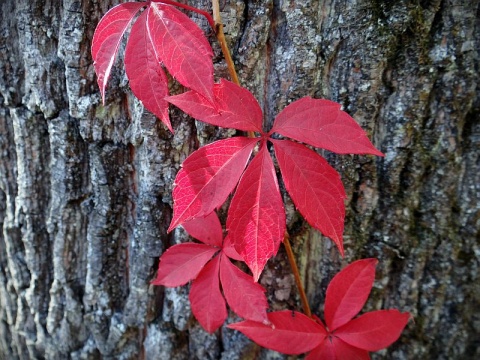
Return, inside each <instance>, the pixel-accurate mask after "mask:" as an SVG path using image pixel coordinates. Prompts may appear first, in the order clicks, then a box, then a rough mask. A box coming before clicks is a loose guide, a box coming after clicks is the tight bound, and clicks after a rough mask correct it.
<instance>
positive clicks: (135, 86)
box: [125, 11, 173, 132]
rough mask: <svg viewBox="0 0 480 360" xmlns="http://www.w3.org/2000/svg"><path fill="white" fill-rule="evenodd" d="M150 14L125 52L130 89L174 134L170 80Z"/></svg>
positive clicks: (141, 19)
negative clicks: (151, 32) (150, 27)
mask: <svg viewBox="0 0 480 360" xmlns="http://www.w3.org/2000/svg"><path fill="white" fill-rule="evenodd" d="M147 13H148V12H147V11H144V12H143V13H142V14H141V15H140V16H139V17H138V19H137V21H136V22H135V24H133V26H132V30H131V31H130V37H129V38H128V42H127V47H126V49H125V72H126V73H127V77H128V80H130V88H131V89H132V92H133V93H134V94H135V96H136V97H137V98H138V99H139V100H140V101H142V103H143V105H144V106H145V107H146V108H147V109H148V110H149V111H151V112H152V113H153V114H155V116H157V117H158V118H159V119H160V120H161V121H162V122H163V123H164V124H165V125H166V126H167V127H168V129H169V130H170V131H172V132H173V129H172V125H171V124H170V118H169V116H168V102H166V101H165V100H164V98H165V96H167V95H168V79H167V76H166V75H165V72H164V71H163V69H162V66H161V65H160V63H159V62H158V60H157V57H156V55H155V50H154V48H153V45H152V42H151V41H150V37H149V35H148V30H147Z"/></svg>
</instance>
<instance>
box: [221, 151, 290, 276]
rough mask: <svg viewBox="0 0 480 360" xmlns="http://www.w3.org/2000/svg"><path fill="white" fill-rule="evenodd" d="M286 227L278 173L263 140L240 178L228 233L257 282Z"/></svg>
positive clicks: (230, 212) (233, 201)
mask: <svg viewBox="0 0 480 360" xmlns="http://www.w3.org/2000/svg"><path fill="white" fill-rule="evenodd" d="M285 228H286V220H285V210H284V208H283V201H282V197H281V195H280V190H279V188H278V183H277V176H276V174H275V168H274V166H273V162H272V158H271V157H270V154H269V153H268V150H267V147H266V144H265V143H264V144H262V146H261V149H260V151H259V152H258V154H257V155H256V156H255V158H254V159H253V160H252V162H251V163H250V165H249V166H248V168H247V170H245V173H244V174H243V176H242V178H241V179H240V183H239V184H238V188H237V191H236V192H235V195H234V196H233V199H232V202H231V204H230V208H229V210H228V219H227V229H228V235H229V236H230V237H231V240H232V242H233V245H234V246H235V249H236V250H237V251H238V253H239V254H240V255H241V256H242V257H243V259H244V261H245V263H246V264H247V265H248V267H249V268H250V270H251V271H252V273H253V278H254V279H255V281H258V278H259V276H260V274H261V272H262V270H263V268H264V266H265V264H266V262H267V261H268V259H270V258H271V257H272V256H274V255H275V254H276V253H277V251H278V247H279V246H280V243H281V242H282V240H283V236H284V234H285Z"/></svg>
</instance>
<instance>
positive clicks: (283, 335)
mask: <svg viewBox="0 0 480 360" xmlns="http://www.w3.org/2000/svg"><path fill="white" fill-rule="evenodd" d="M267 316H268V320H269V321H270V323H271V324H270V325H265V324H263V323H260V322H256V321H251V320H247V321H242V322H239V323H235V324H230V325H228V327H229V328H230V329H235V330H238V331H240V332H241V333H243V334H244V335H246V336H247V337H248V338H250V339H251V340H253V341H255V342H256V343H257V344H259V345H260V346H263V347H265V348H267V349H271V350H275V351H279V352H281V353H284V354H291V355H296V354H301V353H304V352H307V351H310V350H312V349H314V348H316V347H317V346H318V345H320V343H321V342H322V341H323V340H324V339H325V336H326V335H327V333H326V331H325V329H324V328H322V327H321V326H320V325H319V324H317V323H316V322H315V321H313V320H312V319H310V318H309V317H307V316H305V315H303V314H302V313H299V312H296V311H295V312H292V311H289V310H284V311H277V312H272V313H268V314H267Z"/></svg>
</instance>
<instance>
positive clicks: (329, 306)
mask: <svg viewBox="0 0 480 360" xmlns="http://www.w3.org/2000/svg"><path fill="white" fill-rule="evenodd" d="M377 262H378V261H377V259H363V260H358V261H355V262H353V263H351V264H350V265H348V266H347V267H345V268H344V269H343V270H342V271H340V272H339V273H338V274H337V275H335V277H334V278H333V279H332V281H331V282H330V284H329V285H328V288H327V294H326V297H325V322H326V323H327V326H328V328H329V330H330V331H334V330H335V329H337V328H338V327H340V326H342V325H344V324H346V323H347V322H349V321H350V320H351V319H352V318H353V317H354V316H355V315H357V314H358V313H359V312H360V310H361V309H362V307H363V305H365V302H366V301H367V299H368V295H369V294H370V291H371V290H372V286H373V282H374V280H375V265H376V264H377Z"/></svg>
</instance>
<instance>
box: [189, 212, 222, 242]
mask: <svg viewBox="0 0 480 360" xmlns="http://www.w3.org/2000/svg"><path fill="white" fill-rule="evenodd" d="M182 226H183V228H184V229H185V230H186V231H187V232H188V233H189V234H190V236H192V237H194V238H195V239H197V240H199V241H201V242H203V243H205V244H208V245H213V246H218V247H222V240H223V232H222V225H221V224H220V220H219V219H218V215H217V213H216V212H215V211H213V212H211V213H210V214H209V215H207V216H205V217H201V218H195V219H192V220H189V221H185V222H184V223H183V224H182Z"/></svg>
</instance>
